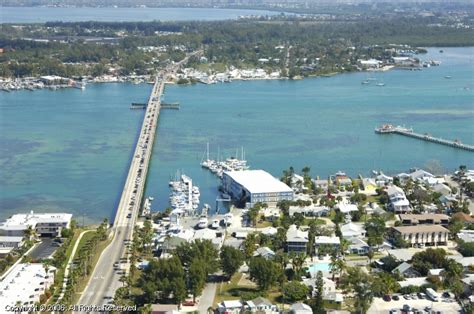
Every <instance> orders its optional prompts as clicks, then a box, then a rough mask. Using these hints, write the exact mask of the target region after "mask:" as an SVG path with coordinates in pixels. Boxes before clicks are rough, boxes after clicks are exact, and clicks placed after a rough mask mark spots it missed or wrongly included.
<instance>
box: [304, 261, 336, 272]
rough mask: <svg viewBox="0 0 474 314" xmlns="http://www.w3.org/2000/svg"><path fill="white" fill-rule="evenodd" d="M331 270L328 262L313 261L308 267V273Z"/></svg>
mask: <svg viewBox="0 0 474 314" xmlns="http://www.w3.org/2000/svg"><path fill="white" fill-rule="evenodd" d="M330 270H331V265H329V263H315V264H313V265H311V266H309V267H308V271H309V272H310V273H316V272H318V271H322V272H323V273H324V272H329V271H330Z"/></svg>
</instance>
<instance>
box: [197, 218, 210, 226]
mask: <svg viewBox="0 0 474 314" xmlns="http://www.w3.org/2000/svg"><path fill="white" fill-rule="evenodd" d="M207 223H208V221H207V218H201V219H199V222H198V223H197V225H196V228H198V229H204V228H206V227H207Z"/></svg>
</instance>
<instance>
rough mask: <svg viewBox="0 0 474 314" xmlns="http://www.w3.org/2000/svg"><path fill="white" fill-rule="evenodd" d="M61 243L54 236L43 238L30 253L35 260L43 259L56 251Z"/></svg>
mask: <svg viewBox="0 0 474 314" xmlns="http://www.w3.org/2000/svg"><path fill="white" fill-rule="evenodd" d="M58 247H59V244H58V243H57V242H55V241H54V239H52V238H42V239H41V243H40V244H38V245H37V246H36V247H35V248H34V249H33V250H32V251H31V253H30V256H31V258H32V259H33V260H41V259H43V258H48V257H50V256H51V255H53V253H54V252H55V251H56V249H57V248H58Z"/></svg>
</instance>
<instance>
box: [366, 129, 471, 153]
mask: <svg viewBox="0 0 474 314" xmlns="http://www.w3.org/2000/svg"><path fill="white" fill-rule="evenodd" d="M375 133H377V134H400V135H404V136H408V137H413V138H416V139H419V140H423V141H428V142H433V143H437V144H441V145H446V146H450V147H454V148H459V149H464V150H467V151H470V152H473V151H474V146H473V145H468V144H464V143H461V141H459V140H457V139H455V140H452V141H450V140H446V139H443V138H439V137H434V136H432V135H431V134H428V133H424V134H421V133H415V132H414V131H413V129H412V128H406V127H402V126H393V125H391V124H384V125H382V126H380V127H377V128H375Z"/></svg>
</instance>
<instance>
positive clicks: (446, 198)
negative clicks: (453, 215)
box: [439, 195, 459, 208]
mask: <svg viewBox="0 0 474 314" xmlns="http://www.w3.org/2000/svg"><path fill="white" fill-rule="evenodd" d="M439 201H440V202H441V204H443V206H444V207H446V208H453V207H454V206H456V204H458V203H459V200H458V199H457V198H456V197H455V196H452V195H442V196H441V197H440V198H439Z"/></svg>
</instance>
